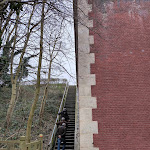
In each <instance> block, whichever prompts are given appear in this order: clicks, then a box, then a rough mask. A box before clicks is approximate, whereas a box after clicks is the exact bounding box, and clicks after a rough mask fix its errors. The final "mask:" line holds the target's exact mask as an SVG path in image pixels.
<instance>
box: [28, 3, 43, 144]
mask: <svg viewBox="0 0 150 150" xmlns="http://www.w3.org/2000/svg"><path fill="white" fill-rule="evenodd" d="M44 7H45V0H43V6H42V15H41V37H40V55H39V63H38V71H37V83H36V91H35V97H34V101H33V104H32V107H31V111H30V114H29V118H28V123H27V131H26V142H28V143H29V142H30V139H31V126H32V121H33V116H34V111H35V108H36V104H37V101H38V99H39V93H40V71H41V64H42V53H43V28H44Z"/></svg>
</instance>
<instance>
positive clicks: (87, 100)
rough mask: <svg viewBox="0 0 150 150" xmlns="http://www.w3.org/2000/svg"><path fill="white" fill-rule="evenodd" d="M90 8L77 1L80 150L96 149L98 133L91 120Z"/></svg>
mask: <svg viewBox="0 0 150 150" xmlns="http://www.w3.org/2000/svg"><path fill="white" fill-rule="evenodd" d="M91 10H92V5H89V4H88V2H87V0H79V1H78V15H79V16H78V41H79V42H78V87H79V114H80V115H79V117H80V118H79V120H80V150H98V148H96V147H95V148H94V146H93V134H96V133H98V124H97V121H92V109H93V108H96V107H97V105H96V98H95V97H92V96H91V85H95V75H94V74H91V73H90V64H91V63H94V62H95V55H94V54H93V53H90V44H93V43H94V38H93V36H90V35H89V27H93V21H92V20H89V19H88V13H89V12H90V11H91Z"/></svg>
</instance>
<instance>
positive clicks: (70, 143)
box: [55, 86, 76, 150]
mask: <svg viewBox="0 0 150 150" xmlns="http://www.w3.org/2000/svg"><path fill="white" fill-rule="evenodd" d="M75 98H76V87H75V86H69V90H68V94H67V99H66V103H65V107H66V108H67V111H68V115H69V118H70V122H69V123H68V128H67V131H66V147H65V149H66V150H73V149H74V131H75ZM55 149H57V143H56V146H55ZM60 149H62V145H61V146H60Z"/></svg>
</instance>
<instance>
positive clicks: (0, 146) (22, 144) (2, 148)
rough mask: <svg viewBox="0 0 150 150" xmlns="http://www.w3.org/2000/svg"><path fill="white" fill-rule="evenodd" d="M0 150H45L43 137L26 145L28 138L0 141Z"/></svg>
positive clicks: (40, 136)
mask: <svg viewBox="0 0 150 150" xmlns="http://www.w3.org/2000/svg"><path fill="white" fill-rule="evenodd" d="M0 150H43V135H42V134H40V135H39V138H38V140H36V141H33V142H31V143H26V137H25V136H21V137H20V140H8V141H0Z"/></svg>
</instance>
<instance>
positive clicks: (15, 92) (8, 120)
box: [6, 80, 17, 128]
mask: <svg viewBox="0 0 150 150" xmlns="http://www.w3.org/2000/svg"><path fill="white" fill-rule="evenodd" d="M16 89H17V83H16V81H15V80H14V81H13V83H12V94H11V100H10V103H9V107H8V110H7V117H6V123H7V128H8V126H9V123H10V118H11V116H12V112H13V109H14V105H15V100H16V94H17V90H16Z"/></svg>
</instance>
